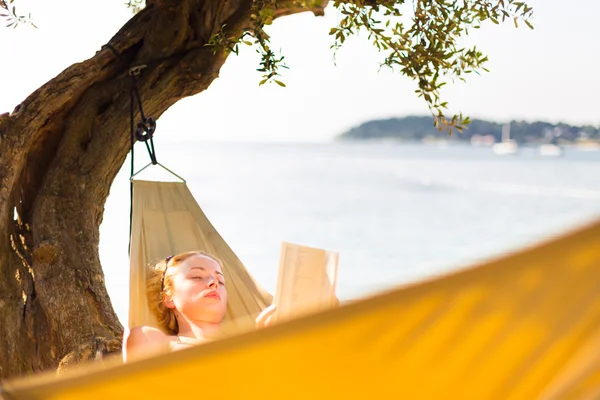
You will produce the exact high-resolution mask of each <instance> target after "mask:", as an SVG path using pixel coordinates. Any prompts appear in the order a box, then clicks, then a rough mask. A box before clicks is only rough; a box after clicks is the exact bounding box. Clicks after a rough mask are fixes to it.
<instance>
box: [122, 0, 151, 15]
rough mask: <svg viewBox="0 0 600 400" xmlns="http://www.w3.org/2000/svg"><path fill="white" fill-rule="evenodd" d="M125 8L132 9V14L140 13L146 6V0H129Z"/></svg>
mask: <svg viewBox="0 0 600 400" xmlns="http://www.w3.org/2000/svg"><path fill="white" fill-rule="evenodd" d="M125 6H126V7H127V8H129V9H131V12H133V13H134V14H135V13H138V12H140V11H141V10H142V8H144V7H145V6H146V0H128V1H127V3H125Z"/></svg>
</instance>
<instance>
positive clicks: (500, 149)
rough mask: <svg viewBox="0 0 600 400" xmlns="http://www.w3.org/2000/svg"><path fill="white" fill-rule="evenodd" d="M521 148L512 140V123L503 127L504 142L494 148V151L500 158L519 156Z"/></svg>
mask: <svg viewBox="0 0 600 400" xmlns="http://www.w3.org/2000/svg"><path fill="white" fill-rule="evenodd" d="M518 148H519V146H518V145H517V142H516V141H515V140H514V139H511V138H510V123H507V124H504V125H502V141H501V142H500V143H496V144H494V145H493V146H492V151H493V152H494V153H496V154H498V155H500V156H504V155H512V154H517V150H518Z"/></svg>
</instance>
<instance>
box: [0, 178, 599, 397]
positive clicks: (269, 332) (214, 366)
mask: <svg viewBox="0 0 600 400" xmlns="http://www.w3.org/2000/svg"><path fill="white" fill-rule="evenodd" d="M135 190H136V198H135V201H134V208H135V211H136V214H135V215H136V217H135V220H134V226H137V227H138V228H136V229H137V231H136V232H137V233H136V234H135V235H134V239H135V240H134V241H133V242H132V245H133V246H132V249H133V250H134V251H132V257H136V263H141V264H142V263H146V262H148V261H149V260H150V259H152V258H153V257H162V256H163V255H164V254H165V253H170V252H174V251H181V250H187V249H189V248H195V247H198V246H200V245H202V246H206V247H205V249H206V250H209V251H217V252H218V254H219V255H220V256H221V257H224V258H226V260H227V265H228V268H229V269H228V273H229V274H236V275H237V277H235V278H234V277H232V278H231V279H230V281H232V280H234V281H235V280H236V279H237V280H238V282H239V283H238V284H236V289H237V290H239V292H240V293H241V294H240V295H239V296H238V297H237V298H236V297H235V296H232V299H233V304H235V305H232V308H231V311H232V313H233V314H236V313H239V314H240V315H248V314H253V313H255V312H256V311H258V310H259V309H260V308H261V307H262V306H263V305H264V304H266V303H268V296H267V295H266V294H265V293H264V291H262V290H261V289H259V288H258V287H257V285H256V284H255V283H254V281H253V280H252V279H251V278H250V276H249V275H248V274H247V273H246V272H245V271H244V269H243V267H242V266H241V263H240V262H239V261H238V260H237V258H236V257H235V256H234V255H233V253H232V252H231V250H230V249H229V247H227V245H226V244H225V243H223V241H222V239H221V238H220V237H219V236H218V235H217V234H216V232H215V231H214V229H213V227H212V226H211V225H210V224H209V223H208V221H207V220H206V218H205V216H204V214H202V212H201V211H200V208H199V207H198V206H197V205H196V204H195V202H194V201H193V199H192V197H191V195H190V193H189V191H188V190H187V188H186V186H185V185H182V184H163V183H156V182H152V183H150V182H136V186H135ZM165 204H166V205H168V206H167V207H166V208H163V207H165ZM167 217H168V222H165V218H167ZM184 227H185V228H184ZM190 231H192V232H195V233H194V235H193V236H194V238H190V237H189V236H188V235H189V233H188V232H190ZM178 232H179V233H178ZM182 232H186V234H185V235H183V234H182ZM170 235H177V238H178V240H177V241H172V239H171V238H170ZM178 246H180V247H178ZM141 264H134V266H135V265H141ZM138 278H139V277H138ZM134 289H135V288H134ZM135 290H138V291H139V288H138V289H135ZM246 301H247V302H248V304H246ZM132 302H133V303H134V304H136V302H137V304H138V305H139V304H140V303H139V300H137V295H136V296H134V297H132ZM144 312H145V311H144ZM132 314H133V317H134V318H138V317H137V316H139V315H145V314H143V310H141V309H138V308H135V309H134V312H133V313H132ZM143 318H145V317H143ZM143 318H142V319H139V320H135V323H136V324H137V323H146V321H145V320H144V319H143ZM207 377H208V378H207ZM206 379H209V381H210V382H207V381H206ZM3 385H4V391H5V393H6V394H7V398H10V399H52V400H75V399H77V400H81V399H90V400H96V399H97V400H101V399H116V398H128V399H129V398H140V399H145V400H152V399H157V400H158V399H166V398H193V397H202V398H224V399H246V398H262V399H282V398H285V399H307V398H308V399H334V398H352V399H354V398H382V399H399V398H404V399H498V400H504V399H523V400H531V399H557V400H558V399H596V398H600V221H597V222H595V223H594V224H592V225H590V226H587V227H584V228H582V229H580V230H578V231H575V232H570V233H568V234H565V236H564V237H562V238H557V239H554V240H552V241H549V242H547V243H543V244H540V245H538V246H536V247H533V248H531V249H527V250H524V251H522V252H520V253H517V254H513V255H509V256H506V257H503V258H501V259H498V260H493V261H490V262H487V263H484V264H481V265H477V266H474V267H472V268H468V269H464V270H461V271H457V272H454V273H451V274H448V275H445V276H440V277H437V278H435V279H431V280H428V281H425V282H419V283H416V284H412V285H409V286H406V287H401V288H398V289H395V290H392V291H390V292H387V293H383V294H380V295H377V296H373V297H371V298H368V299H363V300H359V301H355V302H352V303H350V304H346V305H342V306H341V307H339V308H336V309H333V310H328V311H325V312H321V313H316V314H313V315H309V316H307V317H303V318H298V319H295V320H292V321H288V322H283V323H281V324H276V325H274V326H272V327H268V328H266V329H262V330H258V331H252V332H247V333H244V334H241V335H234V336H232V337H229V338H226V339H223V340H218V341H214V342H211V343H207V344H205V345H201V346H198V347H194V348H190V349H186V350H182V351H178V352H174V353H170V354H163V355H160V356H155V357H151V358H148V359H144V360H140V361H136V362H132V363H129V364H120V362H119V361H118V360H114V364H111V363H108V362H107V363H106V364H105V365H96V366H94V367H93V368H91V370H90V369H88V370H83V369H81V370H78V371H72V372H68V373H65V374H64V375H63V376H62V377H60V378H57V377H55V376H54V375H53V374H47V375H42V376H38V377H34V378H29V379H22V380H18V381H14V382H4V383H3ZM190 396H191V397H190Z"/></svg>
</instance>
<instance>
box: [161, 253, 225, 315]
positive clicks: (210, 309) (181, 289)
mask: <svg viewBox="0 0 600 400" xmlns="http://www.w3.org/2000/svg"><path fill="white" fill-rule="evenodd" d="M172 282H173V296H172V297H171V300H172V301H173V305H174V306H175V308H176V309H177V310H178V311H179V312H180V313H182V314H184V315H185V316H186V317H187V318H188V319H190V320H192V321H196V322H207V323H211V324H218V323H220V322H221V321H222V320H223V318H224V317H225V312H226V311H227V290H226V289H225V278H224V277H223V272H222V271H221V267H220V266H219V264H218V263H217V262H216V261H215V260H213V259H211V258H209V257H207V256H203V255H194V256H191V257H189V258H188V259H186V260H185V261H184V262H182V263H181V264H179V266H178V267H177V272H176V273H175V274H174V275H173V280H172Z"/></svg>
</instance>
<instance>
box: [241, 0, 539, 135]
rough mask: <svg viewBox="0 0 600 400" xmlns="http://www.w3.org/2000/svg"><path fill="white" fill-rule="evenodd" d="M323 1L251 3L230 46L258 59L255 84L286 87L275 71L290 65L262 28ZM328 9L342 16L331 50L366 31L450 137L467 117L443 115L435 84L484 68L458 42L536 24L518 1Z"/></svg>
mask: <svg viewBox="0 0 600 400" xmlns="http://www.w3.org/2000/svg"><path fill="white" fill-rule="evenodd" d="M321 3H322V2H321V1H314V0H313V1H310V0H309V1H281V0H254V2H253V9H252V10H253V14H252V26H251V27H249V28H248V30H247V31H246V32H244V34H243V35H242V39H241V40H239V41H236V42H235V43H233V44H230V45H229V47H230V48H232V49H233V50H234V51H235V52H236V53H237V45H238V43H244V44H247V45H254V46H256V49H257V52H258V53H259V54H260V56H261V62H260V68H259V69H258V71H260V72H262V73H263V77H262V80H261V81H260V84H261V85H262V84H264V83H267V82H269V81H274V82H276V83H278V84H279V85H281V86H284V84H283V83H282V82H281V81H280V80H278V79H277V78H278V77H279V76H280V74H279V68H287V66H285V65H284V64H283V59H284V58H283V56H281V55H278V54H276V53H275V52H273V51H272V49H271V48H270V45H269V36H268V35H267V34H266V33H265V31H264V28H265V27H266V26H268V25H269V24H271V23H272V21H273V19H274V18H275V17H276V16H277V13H278V12H280V11H281V10H282V9H294V10H314V9H315V8H318V7H319V6H320V4H321ZM333 6H334V7H335V8H336V9H337V10H338V11H339V12H340V14H341V17H342V18H341V19H340V21H339V23H338V26H336V27H333V28H332V29H331V31H330V32H329V33H330V35H331V36H333V38H334V42H333V44H332V46H331V47H332V49H333V50H334V53H335V52H336V51H338V50H339V49H340V48H341V47H342V45H343V44H344V42H345V41H346V40H347V39H348V38H349V37H351V36H356V35H358V34H359V33H366V35H367V38H368V40H370V41H372V43H373V46H375V47H376V48H377V49H378V50H379V51H380V52H381V53H382V55H383V61H382V62H381V66H382V67H388V68H391V69H393V70H394V71H397V72H399V73H400V74H402V75H405V76H407V77H409V78H411V79H413V80H414V81H415V82H416V83H417V88H416V90H415V93H416V94H417V95H418V97H421V98H423V99H424V100H425V102H426V103H427V105H428V107H429V109H430V111H431V113H432V115H433V118H434V123H433V124H434V126H435V127H436V128H437V129H438V130H439V131H442V130H443V131H448V132H449V133H450V134H451V133H452V131H453V129H456V130H457V131H458V132H462V131H463V129H464V128H465V127H466V125H467V124H469V122H470V120H469V118H468V117H463V115H462V113H461V114H458V115H453V116H452V117H450V118H447V117H446V116H445V114H444V111H445V110H447V109H448V103H447V102H445V101H443V100H442V99H441V95H440V89H441V88H442V87H443V86H444V85H445V84H447V83H448V81H455V80H460V81H464V80H465V76H466V75H468V74H471V73H480V72H481V71H486V72H487V69H486V68H485V66H484V65H485V63H486V62H487V61H488V58H487V57H486V56H485V55H484V54H483V53H482V52H481V51H480V50H479V49H477V47H475V46H474V47H472V48H464V47H461V46H460V43H459V42H460V40H461V39H462V38H463V37H464V36H466V35H468V34H469V30H472V29H478V28H480V26H481V23H483V22H485V21H491V22H492V23H494V24H499V23H500V22H504V21H506V20H512V21H513V23H514V25H515V26H516V27H518V21H523V22H524V23H525V24H526V25H527V26H528V27H529V28H531V29H533V26H532V25H531V22H530V21H529V19H530V18H531V17H532V13H533V11H532V8H531V7H529V6H527V5H526V4H525V3H524V2H521V1H516V0H461V1H458V0H412V1H406V0H334V1H333ZM249 39H251V40H249Z"/></svg>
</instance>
